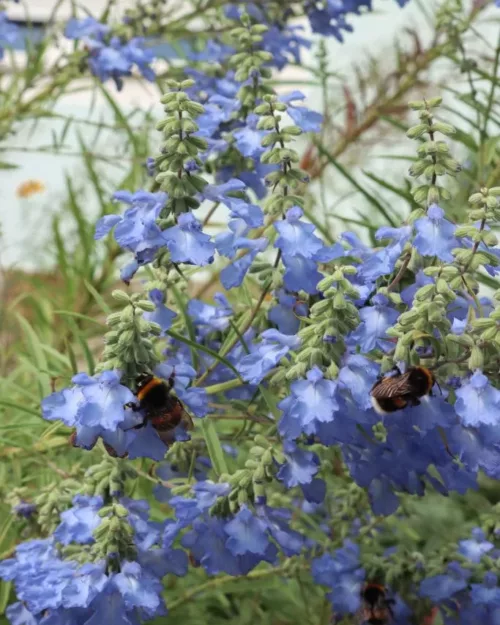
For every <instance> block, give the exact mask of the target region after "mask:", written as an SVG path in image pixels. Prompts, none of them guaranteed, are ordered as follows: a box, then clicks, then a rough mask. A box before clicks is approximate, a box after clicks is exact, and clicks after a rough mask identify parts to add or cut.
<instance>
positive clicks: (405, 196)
mask: <svg viewBox="0 0 500 625" xmlns="http://www.w3.org/2000/svg"><path fill="white" fill-rule="evenodd" d="M363 173H364V174H365V176H368V178H370V180H373V182H376V183H377V184H379V185H380V186H381V187H384V189H387V190H388V191H392V193H395V194H396V195H399V197H401V198H403V199H404V200H406V201H407V202H408V204H410V206H416V204H415V202H414V201H413V197H412V194H411V193H409V191H407V190H406V189H402V188H401V187H395V186H394V185H392V184H391V183H390V182H387V180H383V179H382V178H379V177H378V176H376V175H375V174H372V173H371V172H369V171H366V170H364V169H363Z"/></svg>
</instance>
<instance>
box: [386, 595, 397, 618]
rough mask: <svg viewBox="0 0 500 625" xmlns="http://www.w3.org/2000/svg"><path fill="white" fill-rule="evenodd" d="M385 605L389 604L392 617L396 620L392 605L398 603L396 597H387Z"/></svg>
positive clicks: (388, 609)
mask: <svg viewBox="0 0 500 625" xmlns="http://www.w3.org/2000/svg"><path fill="white" fill-rule="evenodd" d="M385 605H386V606H387V611H388V612H389V614H390V615H391V619H392V620H394V610H393V609H392V606H393V605H396V602H395V601H394V599H386V600H385Z"/></svg>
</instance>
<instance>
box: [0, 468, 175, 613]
mask: <svg viewBox="0 0 500 625" xmlns="http://www.w3.org/2000/svg"><path fill="white" fill-rule="evenodd" d="M133 473H134V472H133V471H131V470H130V469H129V468H127V467H124V466H121V465H120V464H119V463H118V462H117V461H111V460H105V461H104V462H103V463H101V464H100V465H96V466H94V467H92V468H91V469H90V470H89V471H88V474H87V475H86V480H85V484H86V486H85V490H86V492H85V494H82V493H80V494H76V495H75V496H74V498H73V501H72V505H71V503H69V504H67V506H65V508H64V509H63V508H62V502H61V501H59V509H58V516H59V519H58V524H57V527H56V528H55V530H54V532H53V534H52V535H50V536H49V537H48V538H44V539H34V540H31V541H28V542H25V543H23V544H22V545H20V546H19V547H17V548H16V551H15V554H14V556H13V557H12V558H9V559H6V560H4V561H3V562H1V563H0V577H2V579H4V580H9V581H12V582H14V585H15V588H16V593H17V597H18V600H19V601H18V602H17V603H14V604H12V605H11V606H9V607H8V608H7V612H6V614H7V617H8V618H9V620H10V622H11V623H14V624H20V623H26V624H28V623H47V624H48V623H53V624H60V623H82V624H83V623H88V624H92V623H104V622H106V623H117V624H119V623H120V624H123V625H125V624H126V623H130V622H141V621H145V620H151V619H153V618H155V617H157V616H162V615H165V614H166V613H167V610H166V607H165V602H164V599H163V597H162V594H161V593H162V590H163V585H162V583H161V579H162V578H163V577H164V576H165V575H167V574H174V575H177V576H180V575H185V573H186V572H187V556H186V554H185V552H184V551H182V550H179V549H176V548H174V547H172V545H171V544H169V545H166V544H165V545H164V544H163V540H162V531H161V526H160V524H159V523H155V522H152V521H151V520H150V519H149V505H148V503H147V502H146V501H143V500H134V499H130V498H128V497H125V496H124V483H125V480H126V477H127V474H128V477H130V475H133ZM75 490H76V489H75ZM74 492H75V491H74Z"/></svg>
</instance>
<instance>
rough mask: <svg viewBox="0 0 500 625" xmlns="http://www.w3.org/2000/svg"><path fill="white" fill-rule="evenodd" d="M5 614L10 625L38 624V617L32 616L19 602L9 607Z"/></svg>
mask: <svg viewBox="0 0 500 625" xmlns="http://www.w3.org/2000/svg"><path fill="white" fill-rule="evenodd" d="M5 614H6V616H7V618H8V619H9V622H10V623H11V625H38V623H39V619H38V617H36V616H35V615H33V614H32V613H31V612H30V611H29V610H28V609H27V608H26V606H25V605H24V604H23V603H21V602H20V601H17V602H16V603H13V604H12V605H9V606H8V608H7V609H6V610H5Z"/></svg>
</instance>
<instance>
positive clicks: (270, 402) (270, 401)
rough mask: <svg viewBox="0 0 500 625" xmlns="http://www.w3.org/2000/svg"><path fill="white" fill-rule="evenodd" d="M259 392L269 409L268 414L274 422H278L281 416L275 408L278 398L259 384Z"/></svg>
mask: <svg viewBox="0 0 500 625" xmlns="http://www.w3.org/2000/svg"><path fill="white" fill-rule="evenodd" d="M259 391H260V393H261V395H262V397H263V398H264V401H265V402H266V404H267V407H268V408H269V412H270V413H271V414H272V415H273V417H274V418H275V419H276V420H278V419H279V418H280V416H281V411H280V410H279V409H278V407H277V406H278V402H279V401H280V400H279V398H278V397H277V396H276V395H275V394H274V393H273V392H272V391H270V390H269V389H268V388H266V387H265V386H264V385H263V384H259Z"/></svg>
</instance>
